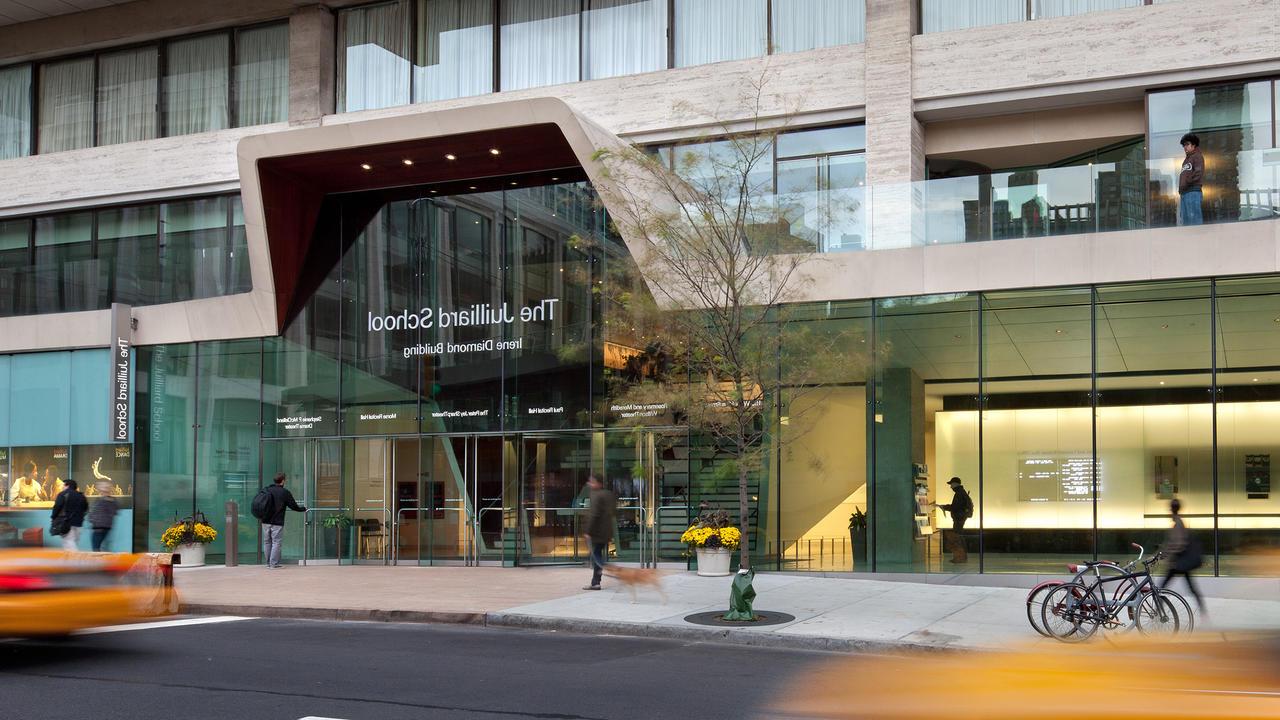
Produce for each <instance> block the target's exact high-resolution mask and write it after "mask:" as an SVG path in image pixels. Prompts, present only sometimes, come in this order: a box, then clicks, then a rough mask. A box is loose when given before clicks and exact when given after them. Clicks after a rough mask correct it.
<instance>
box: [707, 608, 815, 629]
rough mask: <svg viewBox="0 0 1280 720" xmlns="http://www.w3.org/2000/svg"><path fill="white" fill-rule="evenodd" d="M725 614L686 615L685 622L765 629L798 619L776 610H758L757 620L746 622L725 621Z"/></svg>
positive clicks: (715, 611) (719, 611) (712, 612)
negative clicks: (768, 626) (767, 626)
mask: <svg viewBox="0 0 1280 720" xmlns="http://www.w3.org/2000/svg"><path fill="white" fill-rule="evenodd" d="M724 614H725V611H724V610H713V611H711V612H700V613H694V614H692V615H685V617H684V621H685V622H687V623H693V624H694V625H712V626H715V627H763V626H765V625H781V624H783V623H789V622H791V621H792V620H795V619H796V616H795V615H788V614H786V613H784V612H777V611H776V610H757V611H756V619H755V620H749V621H745V622H744V621H740V620H724V619H723V617H724Z"/></svg>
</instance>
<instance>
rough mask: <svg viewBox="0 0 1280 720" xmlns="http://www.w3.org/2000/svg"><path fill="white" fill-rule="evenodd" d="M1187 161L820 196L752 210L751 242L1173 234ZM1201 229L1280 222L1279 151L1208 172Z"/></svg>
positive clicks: (857, 243) (1216, 165) (785, 247)
mask: <svg viewBox="0 0 1280 720" xmlns="http://www.w3.org/2000/svg"><path fill="white" fill-rule="evenodd" d="M1180 171H1181V158H1172V159H1163V160H1149V161H1128V162H1115V163H1098V164H1092V165H1079V166H1072V167H1061V168H1044V169H1036V170H1021V171H1014V172H999V173H990V174H986V175H975V176H969V177H959V178H945V179H938V180H926V181H921V182H914V183H908V184H897V185H894V184H889V185H875V186H870V187H855V188H844V189H830V190H816V191H810V192H801V193H787V194H779V195H772V196H767V197H763V198H761V199H760V200H758V201H757V202H755V203H754V206H753V208H752V210H753V217H752V219H751V221H750V222H749V223H748V227H747V232H746V235H747V239H748V241H749V242H751V243H752V245H753V246H755V247H758V248H761V249H764V248H774V251H775V252H805V251H810V252H812V251H816V252H843V251H849V250H887V249H893V248H907V247H917V246H922V245H948V244H956V243H967V242H983V241H987V240H1009V239H1017V238H1038V237H1054V236H1062V235H1077V234H1081V233H1102V232H1114V231H1119V230H1141V229H1145V228H1162V227H1173V226H1176V225H1178V224H1179V218H1178V202H1179V196H1178V191H1177V181H1178V174H1179V173H1180ZM1203 195H1204V198H1203V201H1202V210H1203V216H1204V223H1206V224H1211V223H1232V222H1248V221H1253V220H1267V219H1274V218H1280V149H1269V150H1254V151H1244V152H1240V153H1237V154H1236V155H1235V156H1234V157H1232V158H1230V159H1228V160H1224V159H1221V158H1219V159H1217V161H1216V162H1213V163H1211V164H1210V166H1209V168H1208V170H1207V172H1206V176H1205V182H1204V189H1203Z"/></svg>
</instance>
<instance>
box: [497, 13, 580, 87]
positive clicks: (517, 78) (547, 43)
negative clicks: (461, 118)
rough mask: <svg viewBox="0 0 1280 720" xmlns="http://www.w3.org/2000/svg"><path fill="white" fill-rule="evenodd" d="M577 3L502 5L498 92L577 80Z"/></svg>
mask: <svg viewBox="0 0 1280 720" xmlns="http://www.w3.org/2000/svg"><path fill="white" fill-rule="evenodd" d="M578 5H579V2H578V0H515V1H514V2H505V3H502V53H501V55H502V85H501V87H502V89H503V90H519V89H521V88H531V87H540V86H542V85H559V84H560V83H567V82H574V81H576V80H578V39H579V34H580V33H579V28H578V23H579V20H578Z"/></svg>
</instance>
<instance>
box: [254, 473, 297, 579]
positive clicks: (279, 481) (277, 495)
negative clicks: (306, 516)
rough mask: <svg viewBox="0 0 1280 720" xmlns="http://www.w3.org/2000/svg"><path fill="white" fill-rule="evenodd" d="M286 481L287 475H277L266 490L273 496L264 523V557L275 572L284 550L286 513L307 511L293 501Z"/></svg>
mask: <svg viewBox="0 0 1280 720" xmlns="http://www.w3.org/2000/svg"><path fill="white" fill-rule="evenodd" d="M284 481H285V474H284V473H276V476H275V478H274V482H273V483H272V484H271V485H270V486H268V487H267V488H266V491H267V493H268V494H270V495H271V509H270V511H269V512H268V513H267V514H266V517H265V518H264V519H263V521H262V557H263V559H265V560H266V561H267V567H268V568H271V569H273V570H274V569H276V568H279V567H280V552H281V550H283V548H284V515H285V513H286V512H288V511H290V510H293V511H294V512H306V511H307V509H306V508H305V507H302V506H301V505H298V502H297V501H296V500H294V499H293V493H291V492H289V490H288V489H287V488H285V486H284Z"/></svg>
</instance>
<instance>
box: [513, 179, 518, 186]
mask: <svg viewBox="0 0 1280 720" xmlns="http://www.w3.org/2000/svg"><path fill="white" fill-rule="evenodd" d="M511 184H512V185H513V186H515V185H519V184H520V183H518V182H516V181H514V180H512V181H511Z"/></svg>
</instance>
